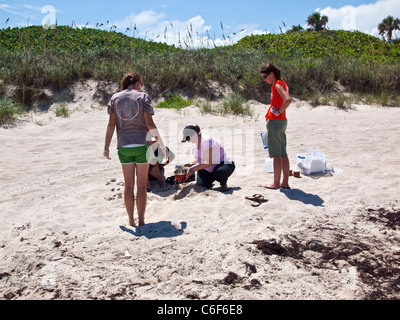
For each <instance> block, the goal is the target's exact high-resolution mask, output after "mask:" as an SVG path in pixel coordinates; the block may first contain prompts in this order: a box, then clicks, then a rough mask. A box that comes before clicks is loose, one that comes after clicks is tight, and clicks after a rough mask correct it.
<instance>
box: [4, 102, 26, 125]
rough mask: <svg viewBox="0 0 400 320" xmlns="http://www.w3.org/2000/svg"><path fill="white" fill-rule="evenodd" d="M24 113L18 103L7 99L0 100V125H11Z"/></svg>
mask: <svg viewBox="0 0 400 320" xmlns="http://www.w3.org/2000/svg"><path fill="white" fill-rule="evenodd" d="M24 112H25V110H24V108H23V107H22V106H21V105H20V104H19V103H16V102H15V101H13V100H11V99H8V98H0V125H13V124H14V123H15V121H16V120H17V119H18V117H19V116H21V115H22V114H24Z"/></svg>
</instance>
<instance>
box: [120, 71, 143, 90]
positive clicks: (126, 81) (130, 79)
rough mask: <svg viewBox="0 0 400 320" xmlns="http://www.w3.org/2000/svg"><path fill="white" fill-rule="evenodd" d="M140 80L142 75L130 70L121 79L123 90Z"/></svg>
mask: <svg viewBox="0 0 400 320" xmlns="http://www.w3.org/2000/svg"><path fill="white" fill-rule="evenodd" d="M140 80H141V78H140V75H139V74H138V73H137V72H130V73H127V74H125V75H124V76H123V77H122V80H121V91H123V90H126V89H128V87H129V86H130V85H134V84H135V83H136V82H138V81H140Z"/></svg>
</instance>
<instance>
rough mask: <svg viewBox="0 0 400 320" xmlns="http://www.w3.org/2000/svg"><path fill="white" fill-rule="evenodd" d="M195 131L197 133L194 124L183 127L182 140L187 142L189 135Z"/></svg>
mask: <svg viewBox="0 0 400 320" xmlns="http://www.w3.org/2000/svg"><path fill="white" fill-rule="evenodd" d="M195 133H197V131H196V127H195V126H187V127H186V128H185V129H183V138H182V142H188V141H189V140H190V137H191V136H193V135H194V134H195Z"/></svg>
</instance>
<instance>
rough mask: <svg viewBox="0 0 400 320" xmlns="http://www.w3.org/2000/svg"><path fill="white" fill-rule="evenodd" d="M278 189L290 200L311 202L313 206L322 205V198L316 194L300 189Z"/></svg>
mask: <svg viewBox="0 0 400 320" xmlns="http://www.w3.org/2000/svg"><path fill="white" fill-rule="evenodd" d="M280 191H281V192H282V193H283V194H285V195H286V197H288V198H289V199H290V200H294V201H300V202H303V203H304V204H312V205H313V206H315V207H323V206H324V200H323V199H322V198H321V197H320V196H318V195H316V194H312V193H306V192H304V191H302V190H300V189H290V190H285V189H281V190H280Z"/></svg>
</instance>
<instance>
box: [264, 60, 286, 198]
mask: <svg viewBox="0 0 400 320" xmlns="http://www.w3.org/2000/svg"><path fill="white" fill-rule="evenodd" d="M260 74H261V76H262V77H263V79H264V81H265V82H267V83H268V84H271V85H272V88H271V106H270V108H269V109H268V112H267V114H266V115H265V118H266V120H267V129H268V149H269V150H268V151H269V156H270V158H273V159H274V182H273V183H272V184H269V185H266V186H265V188H267V189H274V190H276V189H279V188H283V189H290V187H289V169H290V164H289V158H288V155H287V152H286V128H287V117H286V110H287V108H288V107H289V105H290V104H291V102H292V99H291V98H290V95H289V87H288V86H287V84H286V83H285V81H284V80H283V79H282V78H281V71H280V70H279V69H278V68H276V67H275V66H274V65H272V64H267V65H265V66H264V67H262V69H261V71H260ZM281 174H283V180H282V183H281Z"/></svg>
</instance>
